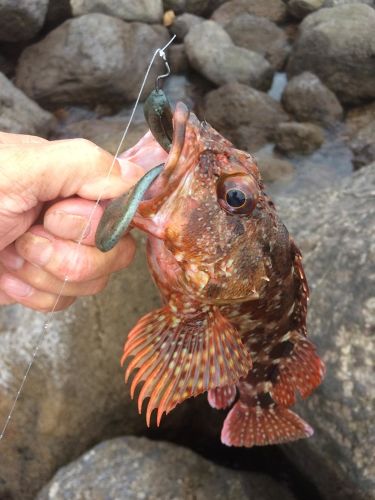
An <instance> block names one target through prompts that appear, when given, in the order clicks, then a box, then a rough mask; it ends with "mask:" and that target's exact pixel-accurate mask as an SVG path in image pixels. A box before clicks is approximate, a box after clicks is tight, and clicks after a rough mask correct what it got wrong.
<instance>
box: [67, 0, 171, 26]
mask: <svg viewBox="0 0 375 500" xmlns="http://www.w3.org/2000/svg"><path fill="white" fill-rule="evenodd" d="M70 4H71V6H72V12H73V15H74V16H82V15H84V14H92V13H95V12H99V13H101V14H108V15H109V16H113V17H118V18H120V19H123V20H124V21H139V22H143V23H158V22H160V21H161V20H162V17H163V2H162V0H137V1H136V2H134V0H70Z"/></svg>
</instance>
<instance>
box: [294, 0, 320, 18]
mask: <svg viewBox="0 0 375 500" xmlns="http://www.w3.org/2000/svg"><path fill="white" fill-rule="evenodd" d="M323 3H324V0H289V1H288V11H289V12H290V13H291V14H292V16H294V17H296V18H297V19H303V18H304V17H306V16H307V15H309V14H311V13H312V12H315V11H316V10H318V9H320V8H321V7H322V6H323Z"/></svg>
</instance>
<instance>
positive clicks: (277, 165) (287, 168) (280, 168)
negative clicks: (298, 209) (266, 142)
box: [255, 152, 295, 184]
mask: <svg viewBox="0 0 375 500" xmlns="http://www.w3.org/2000/svg"><path fill="white" fill-rule="evenodd" d="M255 156H256V160H257V164H258V167H259V170H260V174H261V176H262V179H263V181H264V182H265V183H266V184H267V183H268V182H274V181H280V180H287V179H290V178H291V177H292V176H293V174H294V171H295V168H294V165H293V164H292V163H290V161H287V160H282V159H281V158H276V157H275V156H272V155H270V154H266V153H262V152H261V153H257V154H256V155H255Z"/></svg>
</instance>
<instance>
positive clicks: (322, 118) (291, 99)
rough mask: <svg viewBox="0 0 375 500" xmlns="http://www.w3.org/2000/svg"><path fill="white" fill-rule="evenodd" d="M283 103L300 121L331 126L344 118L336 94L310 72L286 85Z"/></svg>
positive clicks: (294, 78) (296, 77)
mask: <svg viewBox="0 0 375 500" xmlns="http://www.w3.org/2000/svg"><path fill="white" fill-rule="evenodd" d="M281 102H282V104H283V106H284V108H285V109H286V111H288V113H290V114H292V115H293V116H294V117H295V118H296V119H297V120H298V121H301V122H304V121H309V122H312V123H316V124H318V125H323V126H330V125H334V124H335V123H337V121H339V120H341V119H342V117H343V109H342V106H341V104H340V102H339V100H338V99H337V97H336V96H335V94H334V93H333V92H332V91H331V90H329V88H328V87H326V86H325V85H324V84H323V83H322V82H321V81H320V80H319V78H318V77H317V76H315V75H313V74H312V73H309V72H308V71H306V72H304V73H302V74H301V75H298V76H295V77H293V78H292V79H291V80H290V81H289V82H288V83H287V85H286V87H285V89H284V92H283V94H282V98H281Z"/></svg>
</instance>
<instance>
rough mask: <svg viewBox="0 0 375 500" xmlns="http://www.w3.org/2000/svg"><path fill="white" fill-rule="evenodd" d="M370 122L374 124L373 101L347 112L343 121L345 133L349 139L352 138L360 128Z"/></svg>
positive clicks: (374, 107) (374, 108)
mask: <svg viewBox="0 0 375 500" xmlns="http://www.w3.org/2000/svg"><path fill="white" fill-rule="evenodd" d="M372 122H375V101H374V102H372V103H370V104H365V105H363V106H357V107H355V108H352V109H351V110H350V111H348V114H347V115H346V119H345V125H346V131H347V133H348V135H349V137H350V138H352V137H354V136H355V135H356V134H357V133H358V132H359V130H360V129H361V128H363V127H365V126H366V125H369V124H370V123H372Z"/></svg>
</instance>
